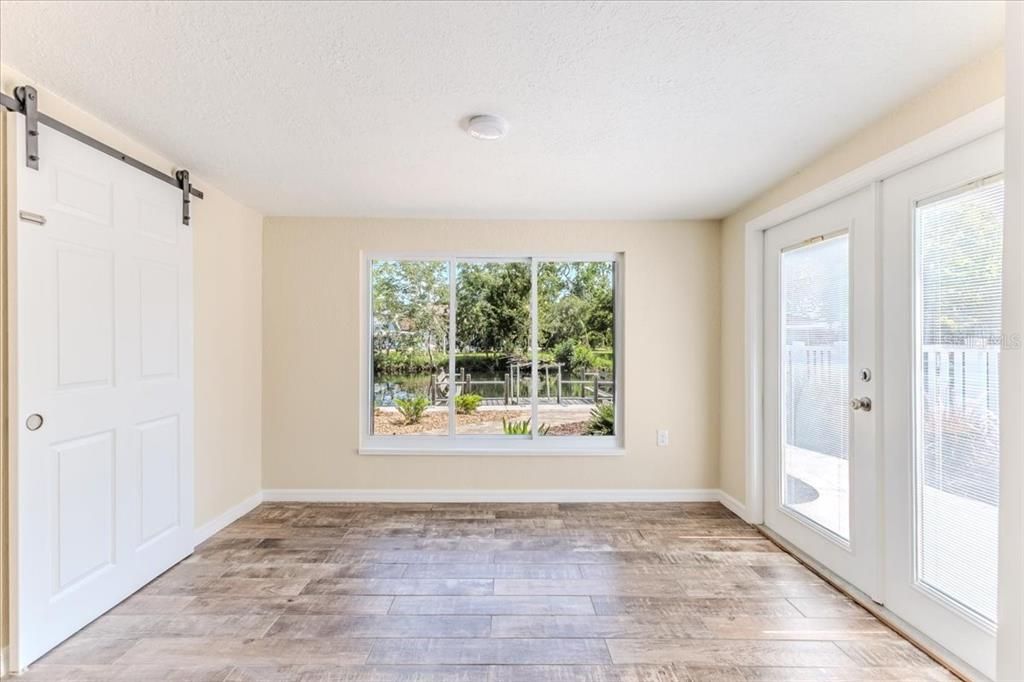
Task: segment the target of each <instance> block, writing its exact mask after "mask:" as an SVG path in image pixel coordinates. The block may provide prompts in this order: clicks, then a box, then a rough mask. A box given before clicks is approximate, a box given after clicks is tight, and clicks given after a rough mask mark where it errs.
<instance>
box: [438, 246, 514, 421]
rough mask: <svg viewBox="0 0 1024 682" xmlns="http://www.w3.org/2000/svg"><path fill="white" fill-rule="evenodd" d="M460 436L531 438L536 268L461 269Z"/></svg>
mask: <svg viewBox="0 0 1024 682" xmlns="http://www.w3.org/2000/svg"><path fill="white" fill-rule="evenodd" d="M456 273H457V281H456V305H455V348H456V353H455V375H456V376H455V382H454V384H455V386H456V398H455V409H456V432H457V433H459V434H464V435H504V434H508V435H528V434H529V433H530V430H529V422H528V420H529V419H530V364H529V362H530V360H529V359H530V264H529V263H528V262H499V261H494V262H483V261H469V262H463V261H460V262H459V263H458V264H457V266H456Z"/></svg>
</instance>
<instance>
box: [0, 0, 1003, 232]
mask: <svg viewBox="0 0 1024 682" xmlns="http://www.w3.org/2000/svg"><path fill="white" fill-rule="evenodd" d="M1002 12H1003V7H1002V3H998V2H937V1H917V2H888V3H887V2H846V3H842V2H678V3H672V2H650V3H593V2H586V3H583V2H580V3H576V2H520V3H515V2H428V3H408V4H406V3H398V2H392V3H354V2H353V3H341V2H335V3H314V2H252V3H250V2H131V3H129V2H99V3H91V2H42V3H25V2H10V1H8V0H4V1H3V2H2V3H0V59H2V60H3V61H4V62H5V63H8V64H10V65H11V66H13V67H15V68H17V69H19V70H21V71H23V72H24V73H27V74H30V75H31V76H32V77H33V78H36V79H37V80H39V81H40V82H41V83H44V84H46V85H47V86H48V87H51V89H53V90H54V91H56V92H57V93H59V94H61V95H63V96H64V97H66V98H67V99H69V100H71V101H72V102H74V103H75V104H78V105H79V106H80V107H82V108H83V109H86V110H87V111H90V112H92V113H93V114H95V115H97V116H99V117H100V118H103V119H106V120H107V121H108V122H110V123H113V124H114V125H116V126H118V127H119V128H121V129H122V130H124V131H125V132H127V133H129V134H130V135H132V136H134V137H136V138H137V139H139V140H142V141H145V142H146V143H148V144H149V145H151V146H152V147H154V148H155V149H157V150H158V151H160V152H162V153H164V154H165V155H167V156H168V157H170V158H173V159H175V160H177V161H179V162H180V163H181V164H182V165H184V166H188V167H189V168H191V170H192V171H193V172H194V173H196V174H199V175H202V176H203V177H206V178H209V179H210V180H211V181H212V182H214V183H215V184H216V185H218V186H219V187H221V188H222V189H224V190H225V191H227V192H228V193H230V194H232V195H234V196H236V197H238V198H239V199H241V200H243V201H244V202H246V203H248V204H249V205H251V206H253V207H255V208H257V209H259V210H261V211H263V212H264V213H266V214H268V215H347V216H415V217H488V218H609V219H611V218H683V217H689V218H700V217H719V216H723V215H725V214H727V213H729V212H730V211H732V210H733V209H735V208H736V207H737V206H739V205H740V204H741V203H742V202H744V201H745V200H747V199H749V198H751V197H752V196H754V195H756V194H757V193H758V192H759V191H761V190H763V189H765V188H766V187H768V186H770V185H771V184H773V183H774V182H777V181H778V180H780V179H781V178H782V177H784V176H786V175H788V174H790V173H792V172H794V171H795V170H797V169H799V168H800V167H801V166H802V165H803V164H805V163H806V162H808V161H809V160H811V159H812V158H814V157H815V156H817V155H818V154H820V153H822V152H823V151H825V150H826V149H827V148H829V147H830V146H832V145H834V144H835V143H837V142H839V141H840V140H842V139H843V138H845V137H847V136H849V135H850V134H852V133H853V132H854V131H855V130H857V129H858V128H860V127H862V126H864V125H866V124H867V123H869V122H870V121H871V120H873V119H874V118H876V117H878V116H880V115H881V114H883V113H884V112H886V111H887V110H889V109H891V108H893V107H894V106H896V105H898V104H899V103H900V102H902V101H903V100H905V99H907V98H908V97H910V96H913V95H915V94H917V93H918V92H920V91H922V90H923V89H925V88H927V87H928V86H930V85H932V84H934V83H936V82H937V81H939V80H940V79H941V78H942V77H943V76H945V75H946V74H948V73H949V72H950V71H952V70H953V69H955V68H956V67H958V66H960V65H962V64H964V63H965V62H967V61H969V60H970V59H972V58H974V57H976V56H978V55H980V54H981V53H983V52H984V51H985V50H987V49H990V48H992V47H994V46H996V45H997V44H998V43H999V40H1000V36H1001V32H1002ZM45 106H46V103H45V101H44V102H42V107H43V109H44V110H45ZM482 112H486V113H497V114H500V115H502V116H504V117H505V118H507V119H508V121H509V124H510V126H511V131H510V133H509V134H508V136H507V137H506V138H505V139H503V140H500V141H498V142H481V141H478V140H474V139H472V138H470V137H469V136H468V135H466V134H465V132H463V130H462V129H461V128H460V121H461V120H462V119H463V118H464V117H466V116H467V115H470V114H475V113H482Z"/></svg>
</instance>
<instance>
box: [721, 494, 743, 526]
mask: <svg viewBox="0 0 1024 682" xmlns="http://www.w3.org/2000/svg"><path fill="white" fill-rule="evenodd" d="M718 501H719V502H721V503H722V506H723V507H725V508H726V509H728V510H729V511H731V512H732V513H733V514H735V515H736V516H738V517H740V518H741V519H743V520H744V521H747V505H745V504H743V503H742V502H740V501H739V500H737V499H736V498H735V497H733V496H732V495H730V494H729V493H727V492H725V491H724V490H719V491H718ZM747 523H750V522H749V521H747Z"/></svg>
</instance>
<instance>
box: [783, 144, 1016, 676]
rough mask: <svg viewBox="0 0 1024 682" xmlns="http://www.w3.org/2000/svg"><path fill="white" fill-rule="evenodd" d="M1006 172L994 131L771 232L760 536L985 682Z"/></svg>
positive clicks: (990, 664)
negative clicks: (880, 607)
mask: <svg viewBox="0 0 1024 682" xmlns="http://www.w3.org/2000/svg"><path fill="white" fill-rule="evenodd" d="M1002 169H1003V134H1002V133H1001V132H999V133H993V134H991V135H988V136H986V137H984V138H982V139H979V140H977V141H975V142H972V143H970V144H967V145H964V146H962V147H959V148H957V149H954V150H952V151H950V152H948V153H946V154H943V155H941V156H938V157H935V158H934V159H932V160H930V161H927V162H925V163H921V164H919V165H916V166H914V167H912V168H910V169H909V170H906V171H903V172H902V173H899V174H897V175H893V176H891V177H888V178H886V179H885V180H882V181H881V182H879V183H876V184H875V185H873V186H871V187H866V188H865V189H863V190H861V191H859V192H856V193H854V194H851V195H849V196H847V197H845V198H843V199H840V200H838V201H835V202H833V203H831V204H829V205H827V206H824V207H822V208H819V209H817V210H815V211H811V212H810V213H807V214H804V215H802V216H800V217H798V218H794V219H792V220H790V221H788V222H786V223H783V224H781V225H778V226H776V227H773V228H771V229H769V230H767V231H766V232H765V234H764V403H763V405H764V467H765V469H764V472H765V479H764V480H765V491H764V495H765V508H764V516H765V524H766V525H767V526H768V527H769V528H771V529H772V530H774V531H775V532H777V533H779V534H780V535H781V536H783V537H784V538H786V539H787V540H788V541H789V542H791V543H792V544H793V545H795V546H796V547H798V548H799V549H800V550H802V551H803V552H805V553H806V554H807V555H809V556H811V557H812V558H814V559H815V560H816V561H818V562H819V563H821V564H822V565H824V566H825V567H826V568H828V569H830V570H831V571H833V572H835V573H836V574H837V575H839V576H840V577H842V578H844V579H845V580H847V581H848V582H849V583H850V584H852V585H853V586H854V587H856V588H858V589H859V590H861V591H862V592H864V593H866V594H868V595H869V596H870V597H871V598H872V599H874V600H875V601H876V602H879V603H880V604H884V606H885V607H886V608H887V609H889V610H890V611H891V612H892V613H893V614H895V615H896V616H898V617H899V618H901V619H902V620H904V621H905V622H906V623H908V624H909V625H911V626H913V627H914V628H916V629H917V630H918V631H920V632H921V633H922V634H923V635H925V636H926V637H928V638H930V639H931V640H933V641H934V642H936V643H937V644H939V645H940V646H942V647H944V648H945V649H946V650H947V651H948V652H950V653H951V654H953V655H954V656H956V657H959V658H960V659H962V661H963V662H965V663H966V664H967V665H969V666H971V667H973V668H974V669H975V670H977V671H979V672H981V673H982V674H984V675H987V676H989V677H994V675H995V660H996V659H995V632H996V605H997V593H996V592H997V590H996V588H997V584H998V571H997V565H998V545H997V538H998V516H999V363H1000V354H1001V350H1002V343H1003V338H1004V337H1003V330H1002V310H1001V308H1002V300H1001V292H1002V234H1003V180H1002ZM876 187H877V190H876ZM876 216H878V218H877V221H878V229H877V233H878V235H879V236H877V237H876V225H875V223H876ZM876 244H877V245H878V246H879V247H880V248H878V249H876ZM879 284H880V288H879V287H878V285H879ZM876 332H877V333H876ZM1011 341H1012V339H1011ZM876 354H877V355H878V357H877V360H879V361H880V362H876ZM876 436H877V437H876ZM882 528H884V533H883V532H882V531H881V529H882Z"/></svg>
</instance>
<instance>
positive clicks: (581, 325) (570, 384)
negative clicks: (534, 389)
mask: <svg viewBox="0 0 1024 682" xmlns="http://www.w3.org/2000/svg"><path fill="white" fill-rule="evenodd" d="M614 287H615V264H614V263H613V262H544V263H539V264H538V266H537V311H538V344H539V349H540V352H539V354H538V359H539V364H538V367H537V371H538V374H539V382H538V389H539V390H538V421H539V422H540V427H539V428H540V429H541V431H540V433H541V435H544V436H611V435H614V434H615V433H616V428H617V424H616V423H615V393H616V392H615V388H616V387H615V338H614V335H615V291H614Z"/></svg>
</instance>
